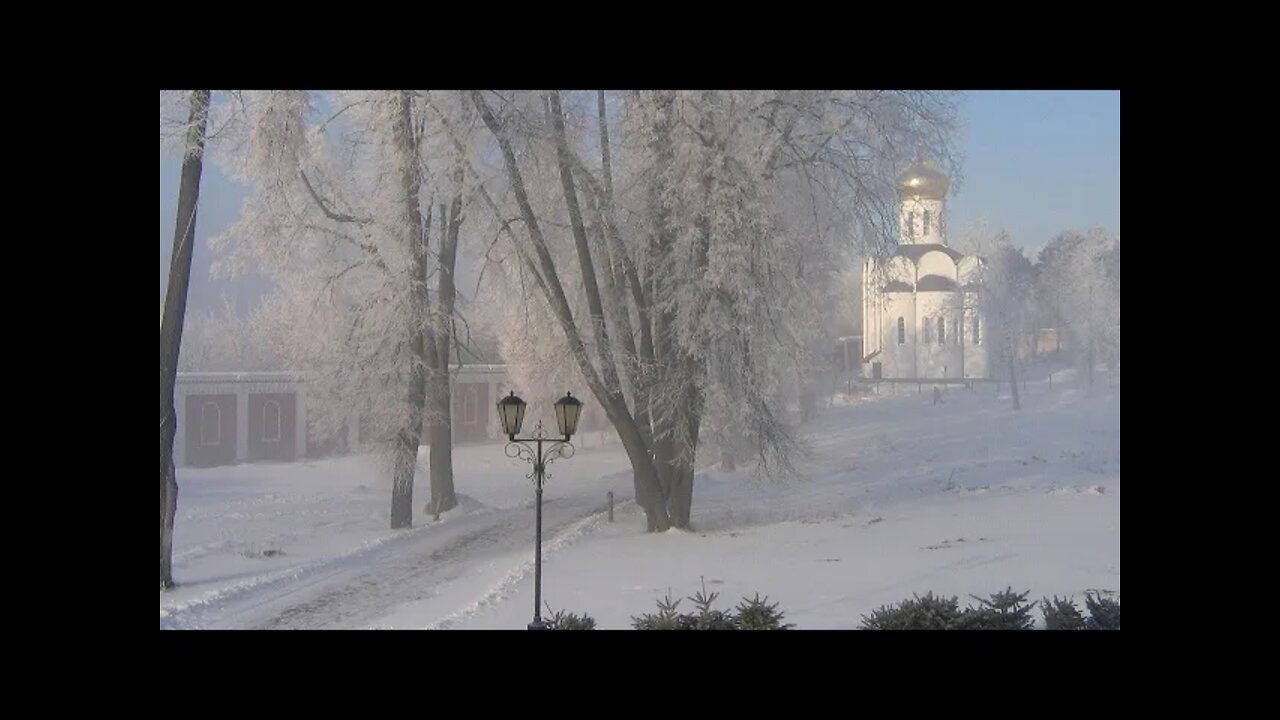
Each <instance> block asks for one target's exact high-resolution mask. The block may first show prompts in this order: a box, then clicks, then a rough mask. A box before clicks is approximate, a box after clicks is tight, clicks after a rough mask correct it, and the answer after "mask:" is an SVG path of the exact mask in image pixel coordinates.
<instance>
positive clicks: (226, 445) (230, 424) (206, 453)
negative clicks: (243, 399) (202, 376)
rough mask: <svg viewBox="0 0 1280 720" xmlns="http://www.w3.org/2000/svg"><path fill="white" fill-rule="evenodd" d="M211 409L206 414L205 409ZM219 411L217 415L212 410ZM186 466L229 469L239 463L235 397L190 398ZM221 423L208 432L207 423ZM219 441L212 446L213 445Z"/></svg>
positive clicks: (199, 396)
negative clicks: (231, 465)
mask: <svg viewBox="0 0 1280 720" xmlns="http://www.w3.org/2000/svg"><path fill="white" fill-rule="evenodd" d="M207 404H208V405H210V406H211V407H210V408H209V409H208V410H206V408H205V406H206V405H207ZM213 407H216V408H217V409H218V410H217V411H216V412H215V411H214V410H213V409H212V408H213ZM186 416H187V417H186V431H185V432H184V433H183V434H184V435H185V436H186V443H187V446H186V464H187V465H191V466H193V467H213V466H215V465H230V464H232V463H234V462H235V461H236V396H235V395H188V396H187V411H186ZM206 420H208V421H209V422H210V423H215V422H216V423H218V427H217V431H216V432H215V430H214V428H213V426H212V425H211V426H210V427H208V428H206V427H205V426H204V423H205V421H206ZM214 440H216V441H217V442H213V443H212V444H209V443H210V442H211V441H214Z"/></svg>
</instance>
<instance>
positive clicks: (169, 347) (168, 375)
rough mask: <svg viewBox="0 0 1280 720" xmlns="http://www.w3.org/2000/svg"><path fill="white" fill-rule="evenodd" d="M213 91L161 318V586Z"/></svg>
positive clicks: (169, 537)
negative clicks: (177, 390)
mask: <svg viewBox="0 0 1280 720" xmlns="http://www.w3.org/2000/svg"><path fill="white" fill-rule="evenodd" d="M211 94H212V91H210V90H196V91H194V92H193V93H192V94H191V116H190V119H189V121H188V122H189V127H188V129H187V144H186V154H185V156H184V157H183V160H182V179H181V180H180V182H179V185H178V219H177V224H176V227H175V228H174V233H173V257H172V258H170V261H169V287H168V289H167V290H166V292H165V300H164V315H162V316H161V318H160V589H161V590H165V589H168V588H171V587H173V520H174V516H175V514H176V513H177V508H178V481H177V477H176V475H177V473H176V471H175V469H174V466H173V443H174V437H175V436H176V434H177V430H178V417H177V411H176V410H175V409H174V406H173V395H174V384H175V383H176V382H177V379H178V355H179V352H180V350H181V347H182V325H183V319H184V317H185V316H186V312H187V287H188V285H189V283H190V280H191V257H192V253H193V251H194V247H195V238H196V208H197V205H198V204H199V199H200V176H201V171H202V170H203V167H204V142H205V132H206V130H207V128H208V123H209V98H210V95H211Z"/></svg>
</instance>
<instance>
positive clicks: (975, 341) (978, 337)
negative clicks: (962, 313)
mask: <svg viewBox="0 0 1280 720" xmlns="http://www.w3.org/2000/svg"><path fill="white" fill-rule="evenodd" d="M978 330H979V328H978V316H977V315H974V316H973V344H974V345H977V344H978V343H980V342H981V341H982V335H981V334H980V333H979V332H978Z"/></svg>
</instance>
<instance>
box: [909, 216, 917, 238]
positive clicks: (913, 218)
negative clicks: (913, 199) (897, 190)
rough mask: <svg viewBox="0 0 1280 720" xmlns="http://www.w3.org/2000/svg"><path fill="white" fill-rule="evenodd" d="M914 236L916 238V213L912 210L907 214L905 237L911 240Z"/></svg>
mask: <svg viewBox="0 0 1280 720" xmlns="http://www.w3.org/2000/svg"><path fill="white" fill-rule="evenodd" d="M915 236H916V213H915V211H914V210H912V211H911V212H909V213H907V237H909V238H913V237H915Z"/></svg>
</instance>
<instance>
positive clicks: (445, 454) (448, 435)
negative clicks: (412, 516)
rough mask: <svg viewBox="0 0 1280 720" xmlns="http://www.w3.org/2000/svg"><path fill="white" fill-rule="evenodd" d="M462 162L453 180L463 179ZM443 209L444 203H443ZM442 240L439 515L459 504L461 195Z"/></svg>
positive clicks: (436, 446)
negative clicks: (455, 402)
mask: <svg viewBox="0 0 1280 720" xmlns="http://www.w3.org/2000/svg"><path fill="white" fill-rule="evenodd" d="M461 171H462V166H461V165H459V166H458V169H457V171H456V173H455V176H454V180H455V181H461V179H462V178H461V177H460V176H461ZM441 207H442V209H443V206H441ZM441 215H442V217H441V219H442V221H443V222H442V227H443V233H442V236H443V241H442V242H441V244H440V291H439V292H438V293H437V294H436V298H437V301H438V302H439V304H440V307H439V312H437V313H436V319H437V323H436V341H437V343H438V344H439V350H438V351H437V353H436V358H437V359H436V383H435V388H436V389H435V392H434V393H433V397H434V400H435V403H434V404H433V406H432V407H431V416H432V418H433V419H436V420H437V422H435V423H434V424H433V425H431V426H430V428H429V430H428V432H429V433H430V435H429V438H430V441H431V512H432V513H433V514H437V515H438V514H440V513H442V512H447V511H449V510H452V509H453V508H455V507H457V506H458V498H457V495H456V494H455V493H454V489H453V415H452V413H451V411H450V402H449V393H450V390H449V353H450V351H451V350H452V349H453V344H454V339H453V322H452V320H453V307H454V302H455V300H456V298H457V294H458V293H457V287H456V286H455V284H454V280H453V273H454V269H455V266H456V264H457V257H458V231H459V229H460V227H461V226H462V195H461V194H455V195H454V196H453V202H452V203H451V204H450V206H449V209H448V212H447V213H443V212H442V213H441Z"/></svg>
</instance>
